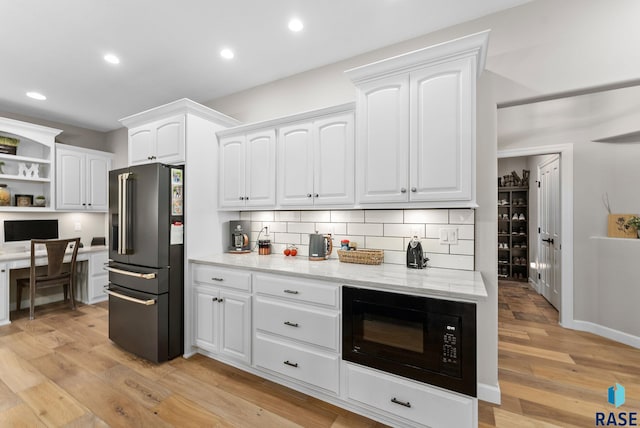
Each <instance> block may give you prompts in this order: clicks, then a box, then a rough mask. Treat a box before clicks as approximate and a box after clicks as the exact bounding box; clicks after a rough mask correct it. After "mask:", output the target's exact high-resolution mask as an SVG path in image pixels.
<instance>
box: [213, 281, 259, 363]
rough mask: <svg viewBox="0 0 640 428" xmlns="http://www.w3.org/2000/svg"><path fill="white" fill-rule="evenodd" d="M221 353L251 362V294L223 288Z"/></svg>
mask: <svg viewBox="0 0 640 428" xmlns="http://www.w3.org/2000/svg"><path fill="white" fill-rule="evenodd" d="M218 304H219V306H220V316H221V321H220V328H221V332H220V336H219V337H220V353H221V354H224V355H226V356H228V357H231V358H233V359H236V360H240V361H242V362H244V363H246V364H250V363H251V296H250V295H248V294H239V293H233V292H229V291H225V290H222V291H221V292H220V299H219V301H218Z"/></svg>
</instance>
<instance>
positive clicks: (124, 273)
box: [104, 266, 156, 279]
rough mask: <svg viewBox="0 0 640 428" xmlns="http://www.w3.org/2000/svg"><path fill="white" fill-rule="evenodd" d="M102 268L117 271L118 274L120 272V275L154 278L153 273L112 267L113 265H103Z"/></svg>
mask: <svg viewBox="0 0 640 428" xmlns="http://www.w3.org/2000/svg"><path fill="white" fill-rule="evenodd" d="M104 270H106V271H109V272H113V273H119V274H122V275H127V276H133V277H135V278H142V279H156V274H155V273H140V272H131V271H128V270H124V269H118V268H114V267H111V266H105V267H104Z"/></svg>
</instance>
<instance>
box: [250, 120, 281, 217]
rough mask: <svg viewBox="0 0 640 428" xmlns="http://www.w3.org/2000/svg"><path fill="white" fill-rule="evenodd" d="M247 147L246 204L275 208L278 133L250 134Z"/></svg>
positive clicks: (262, 132) (271, 130)
mask: <svg viewBox="0 0 640 428" xmlns="http://www.w3.org/2000/svg"><path fill="white" fill-rule="evenodd" d="M245 145H246V146H245V151H246V171H245V193H244V196H245V204H246V206H248V207H255V206H273V205H275V204H276V131H275V130H274V129H269V130H266V131H261V132H257V133H254V134H248V135H247V136H246V141H245Z"/></svg>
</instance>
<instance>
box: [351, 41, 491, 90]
mask: <svg viewBox="0 0 640 428" xmlns="http://www.w3.org/2000/svg"><path fill="white" fill-rule="evenodd" d="M490 31H491V30H485V31H481V32H479V33H475V34H470V35H468V36H464V37H460V38H458V39H454V40H450V41H447V42H443V43H439V44H437V45H433V46H428V47H426V48H422V49H418V50H415V51H411V52H407V53H404V54H401V55H397V56H394V57H391V58H386V59H383V60H380V61H376V62H373V63H370V64H366V65H362V66H360V67H355V68H352V69H349V70H346V71H345V74H346V75H347V76H348V77H349V78H350V79H351V80H352V81H354V82H355V83H360V82H362V81H365V80H369V79H375V78H379V77H382V76H385V75H387V74H389V73H399V72H407V71H410V70H411V69H415V68H422V67H425V66H427V65H429V64H431V63H434V62H437V61H441V60H451V59H455V58H459V57H468V56H475V57H476V70H477V71H476V72H477V76H480V73H482V70H483V69H484V65H485V61H486V56H487V45H488V43H489V32H490Z"/></svg>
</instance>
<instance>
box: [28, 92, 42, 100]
mask: <svg viewBox="0 0 640 428" xmlns="http://www.w3.org/2000/svg"><path fill="white" fill-rule="evenodd" d="M27 96H28V97H29V98H33V99H34V100H38V101H44V100H46V99H47V97H45V96H44V95H42V94H41V93H40V92H34V91H31V92H27Z"/></svg>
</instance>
